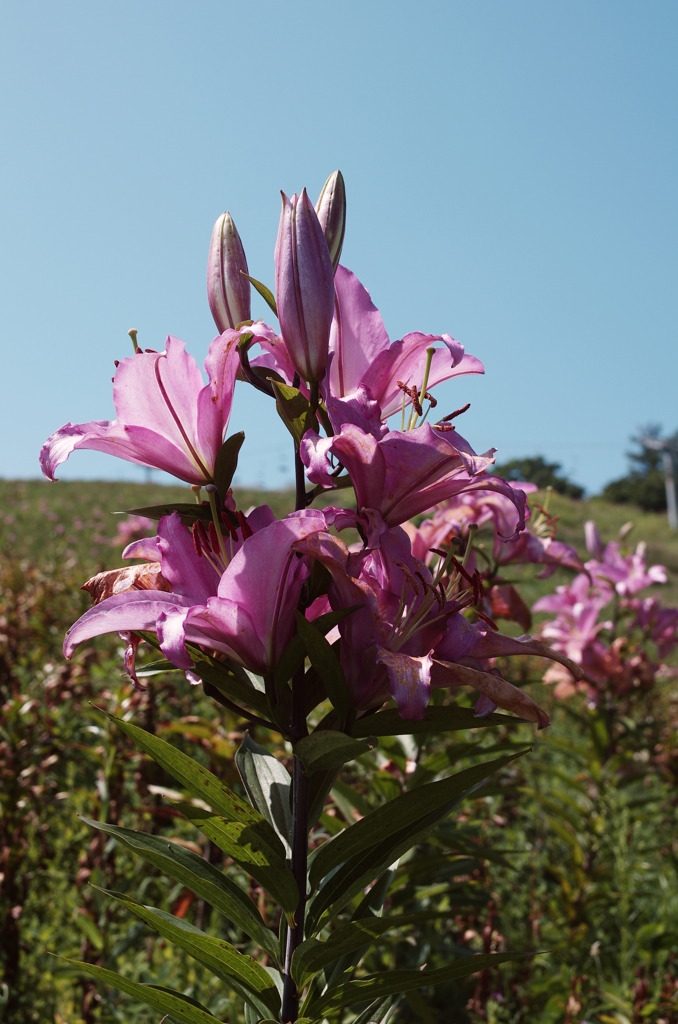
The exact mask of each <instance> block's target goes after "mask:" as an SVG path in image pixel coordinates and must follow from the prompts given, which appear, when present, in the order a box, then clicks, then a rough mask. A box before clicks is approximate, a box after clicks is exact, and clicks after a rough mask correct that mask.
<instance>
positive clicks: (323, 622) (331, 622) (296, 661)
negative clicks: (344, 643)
mask: <svg viewBox="0 0 678 1024" xmlns="http://www.w3.org/2000/svg"><path fill="white" fill-rule="evenodd" d="M353 611H355V609H354V608H341V609H340V610H339V611H336V612H327V613H326V614H325V615H319V616H318V618H317V619H313V626H314V627H315V629H316V630H318V631H319V632H320V633H322V635H323V636H324V635H325V633H328V632H329V631H330V630H331V629H333V628H334V627H335V626H337V625H338V624H339V623H340V622H343V620H344V619H346V618H348V616H349V615H350V614H351V613H352V612H353ZM305 657H306V648H305V647H304V642H303V640H302V639H301V637H300V636H299V634H298V633H295V634H294V636H293V637H292V639H291V640H290V642H289V643H288V645H287V647H286V648H285V650H284V651H283V653H282V657H281V659H280V661H279V662H278V667H277V669H276V671H275V688H276V690H279V689H280V687H281V686H284V684H285V683H286V682H287V681H288V680H289V679H291V678H292V676H293V675H294V673H295V672H296V671H297V669H298V668H299V666H300V665H301V664H303V661H304V658H305Z"/></svg>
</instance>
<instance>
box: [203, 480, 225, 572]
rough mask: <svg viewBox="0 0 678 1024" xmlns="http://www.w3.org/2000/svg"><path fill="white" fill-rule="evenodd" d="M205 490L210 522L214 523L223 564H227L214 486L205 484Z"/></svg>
mask: <svg viewBox="0 0 678 1024" xmlns="http://www.w3.org/2000/svg"><path fill="white" fill-rule="evenodd" d="M205 490H206V491H207V497H208V498H209V500H210V508H211V510H212V522H213V523H214V529H215V530H216V534H217V540H218V541H219V550H220V551H221V557H222V558H223V560H224V565H228V563H229V557H228V554H227V552H226V545H225V544H224V535H223V533H222V532H221V523H220V522H219V513H218V512H217V499H216V490H217V489H216V487H215V486H214V484H205Z"/></svg>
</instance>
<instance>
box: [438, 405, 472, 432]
mask: <svg viewBox="0 0 678 1024" xmlns="http://www.w3.org/2000/svg"><path fill="white" fill-rule="evenodd" d="M470 408H471V403H470V402H467V403H466V405H462V407H461V409H455V410H454V412H448V414H447V416H443V418H442V419H441V420H438V423H437V424H436V426H438V424H439V423H449V422H450V420H454V419H456V418H457V416H461V414H462V413H463V412H468V410H469V409H470Z"/></svg>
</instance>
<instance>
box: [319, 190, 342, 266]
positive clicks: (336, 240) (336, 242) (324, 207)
mask: <svg viewBox="0 0 678 1024" xmlns="http://www.w3.org/2000/svg"><path fill="white" fill-rule="evenodd" d="M315 210H316V213H317V214H318V220H319V221H320V227H321V228H322V229H323V233H324V235H325V241H326V242H327V248H328V249H329V250H330V258H331V260H332V266H333V267H334V269H335V270H336V269H337V267H338V266H339V259H340V257H341V249H342V246H343V244H344V233H345V231H346V187H345V186H344V177H343V175H342V173H341V171H335V172H334V173H333V174H330V176H329V178H328V179H327V181H326V182H325V184H324V185H323V190H322V192H321V193H320V198H319V199H318V202H317V203H316V204H315Z"/></svg>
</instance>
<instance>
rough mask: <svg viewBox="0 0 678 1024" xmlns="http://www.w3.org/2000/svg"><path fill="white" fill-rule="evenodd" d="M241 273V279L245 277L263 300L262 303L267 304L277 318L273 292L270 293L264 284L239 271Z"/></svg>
mask: <svg viewBox="0 0 678 1024" xmlns="http://www.w3.org/2000/svg"><path fill="white" fill-rule="evenodd" d="M241 273H242V274H243V277H246V278H247V280H248V281H249V282H250V284H251V285H252V286H253V287H254V288H256V290H257V291H258V292H259V294H260V295H261V297H262V299H263V300H264V302H266V303H267V304H268V306H269V308H270V309H271V310H272V311H273V312H274V313H275V315H276V316H277V315H278V307H277V306H276V302H275V298H274V296H273V292H272V291H271V289H270V288H267V287H266V285H265V284H262V283H261V281H257V279H256V277H250V275H249V274H245V273H244V272H243V271H241Z"/></svg>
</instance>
